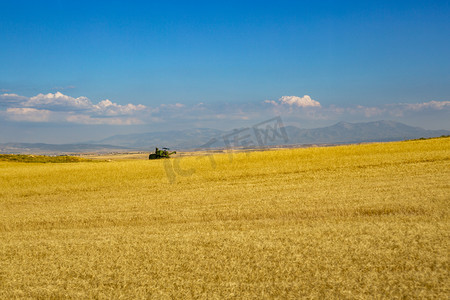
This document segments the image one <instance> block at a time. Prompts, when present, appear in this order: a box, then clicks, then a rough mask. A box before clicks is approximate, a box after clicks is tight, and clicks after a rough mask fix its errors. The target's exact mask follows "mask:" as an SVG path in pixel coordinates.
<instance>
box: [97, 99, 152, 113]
mask: <svg viewBox="0 0 450 300" xmlns="http://www.w3.org/2000/svg"><path fill="white" fill-rule="evenodd" d="M92 108H93V111H94V112H95V113H97V114H100V115H105V116H121V115H132V114H134V113H135V112H138V111H144V110H146V109H147V107H146V106H145V105H142V104H138V105H134V104H127V105H120V104H117V103H113V102H111V101H110V100H108V99H106V100H103V101H100V102H99V103H98V104H96V105H93V106H92Z"/></svg>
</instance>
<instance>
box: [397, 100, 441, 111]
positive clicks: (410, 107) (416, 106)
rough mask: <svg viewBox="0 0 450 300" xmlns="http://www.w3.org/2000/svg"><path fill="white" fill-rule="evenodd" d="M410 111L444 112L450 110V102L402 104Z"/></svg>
mask: <svg viewBox="0 0 450 300" xmlns="http://www.w3.org/2000/svg"><path fill="white" fill-rule="evenodd" d="M402 105H403V106H404V107H405V108H406V109H408V110H415V111H418V110H423V109H437V110H442V109H446V108H450V101H429V102H423V103H404V104H402Z"/></svg>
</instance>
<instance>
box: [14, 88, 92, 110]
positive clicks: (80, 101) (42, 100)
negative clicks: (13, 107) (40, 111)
mask: <svg viewBox="0 0 450 300" xmlns="http://www.w3.org/2000/svg"><path fill="white" fill-rule="evenodd" d="M22 105H23V106H26V107H35V108H48V109H52V110H66V111H70V110H86V109H90V108H92V103H91V101H90V100H89V99H88V98H86V97H78V98H73V97H70V96H67V95H64V94H62V93H60V92H56V93H55V94H52V93H48V94H45V95H44V94H39V95H36V96H34V97H31V98H29V99H28V100H27V101H24V102H23V103H22Z"/></svg>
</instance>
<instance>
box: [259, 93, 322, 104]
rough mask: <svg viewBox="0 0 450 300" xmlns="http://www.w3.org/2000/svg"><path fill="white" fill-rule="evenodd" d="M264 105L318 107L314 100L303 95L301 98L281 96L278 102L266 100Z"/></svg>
mask: <svg viewBox="0 0 450 300" xmlns="http://www.w3.org/2000/svg"><path fill="white" fill-rule="evenodd" d="M265 103H270V104H273V105H288V106H297V107H320V103H319V102H318V101H316V100H313V99H311V97H310V96H308V95H304V96H303V97H298V96H282V97H281V98H279V99H278V102H276V101H273V100H266V101H265Z"/></svg>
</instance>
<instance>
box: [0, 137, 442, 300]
mask: <svg viewBox="0 0 450 300" xmlns="http://www.w3.org/2000/svg"><path fill="white" fill-rule="evenodd" d="M230 158H231V159H232V160H230ZM166 170H168V171H169V173H166ZM193 171H195V172H194V173H192V172H193ZM0 172H1V173H0V197H1V198H0V199H1V200H0V211H1V214H0V298H1V299H15V298H30V299H31V298H32V299H36V298H37V299H63V298H64V299H68V298H69V299H70V298H76V299H112V298H114V299H192V298H203V299H233V298H240V299H247V298H251V299H265V298H267V299H269V298H280V299H299V298H312V299H316V298H320V299H328V298H350V299H367V298H377V299H379V298H391V299H392V298H394V299H395V298H402V299H410V298H435V299H448V298H449V297H450V279H449V250H450V248H449V235H450V231H449V229H450V228H449V207H450V205H449V201H450V138H441V139H430V140H420V141H407V142H394V143H380V144H366V145H350V146H339V147H326V148H307V149H285V150H277V151H266V152H251V153H238V154H234V155H233V156H229V155H227V154H222V155H214V156H192V157H183V158H182V159H179V158H178V159H170V160H164V161H162V160H156V161H148V160H137V159H133V160H115V161H114V160H113V161H95V162H76V163H53V164H52V163H20V162H0ZM191 173H192V174H191ZM167 174H169V177H168V176H167Z"/></svg>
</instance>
